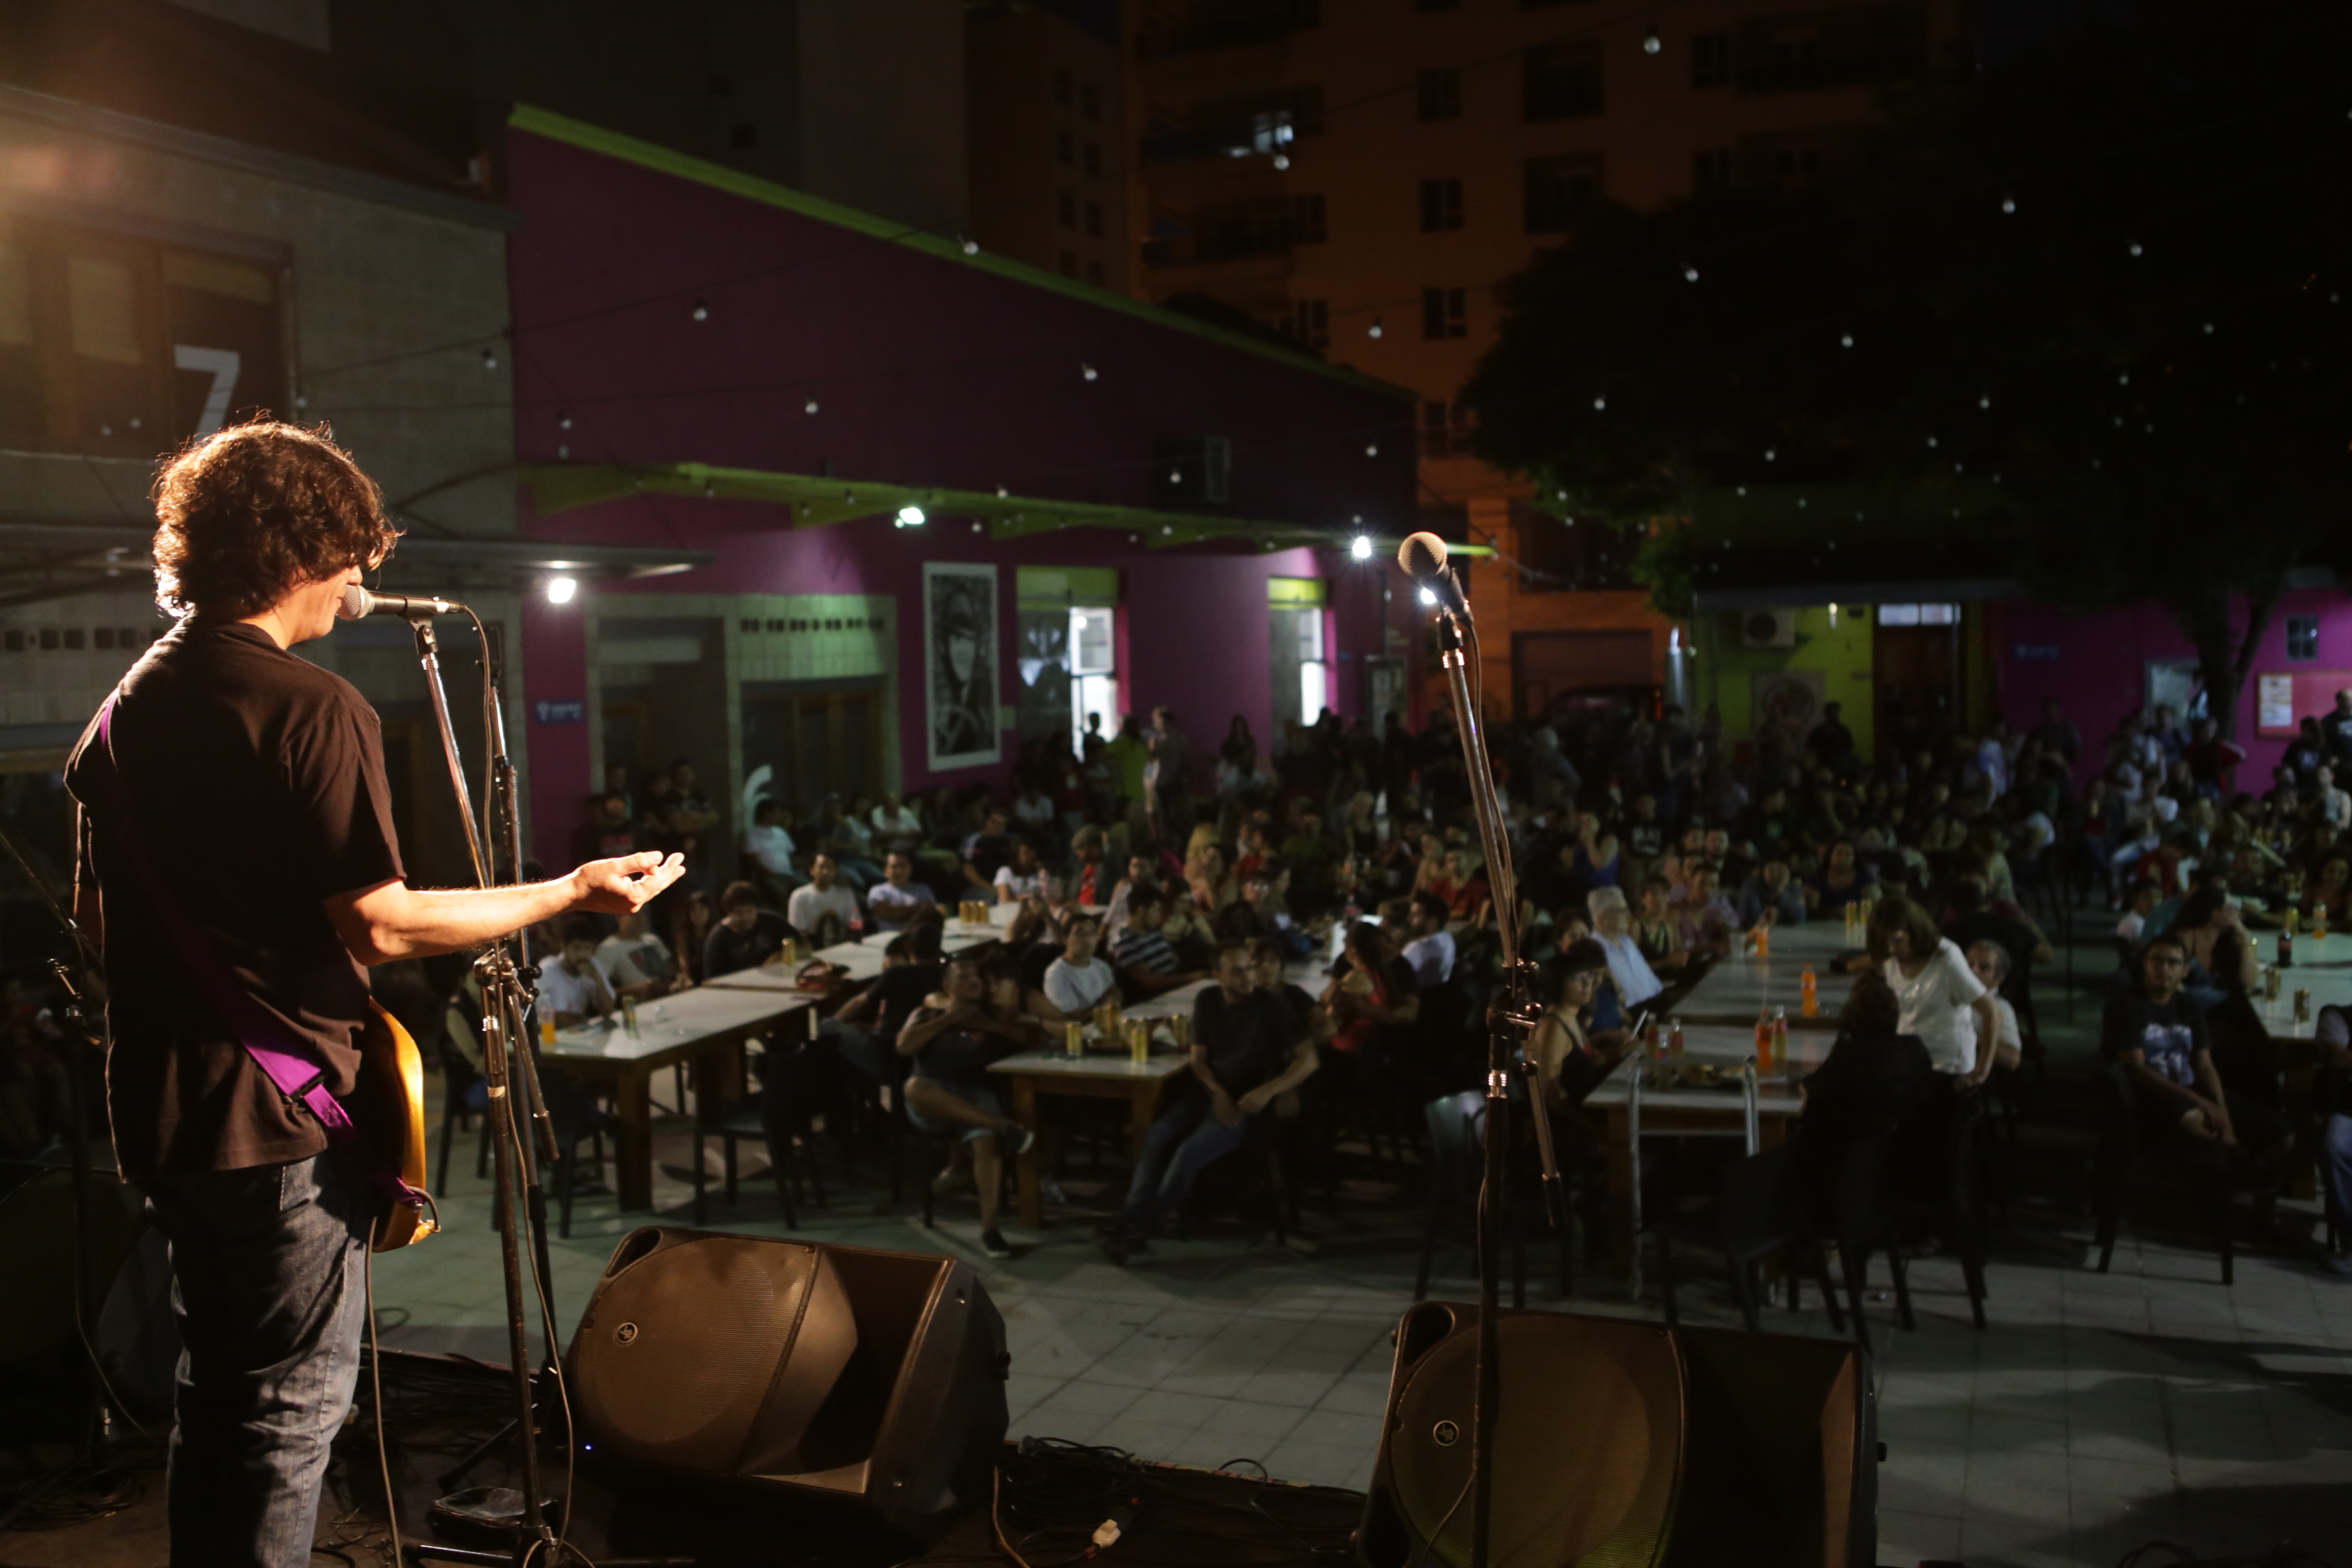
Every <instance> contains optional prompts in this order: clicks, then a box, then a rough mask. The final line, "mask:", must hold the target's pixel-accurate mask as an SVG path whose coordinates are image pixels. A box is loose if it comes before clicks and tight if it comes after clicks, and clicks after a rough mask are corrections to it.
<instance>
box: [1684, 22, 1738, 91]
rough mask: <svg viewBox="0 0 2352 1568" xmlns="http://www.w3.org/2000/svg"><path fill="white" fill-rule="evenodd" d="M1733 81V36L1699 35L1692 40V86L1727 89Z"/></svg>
mask: <svg viewBox="0 0 2352 1568" xmlns="http://www.w3.org/2000/svg"><path fill="white" fill-rule="evenodd" d="M1730 81H1731V35H1730V34H1729V33H1699V34H1696V35H1694V36H1693V37H1692V38H1691V85H1692V86H1693V87H1725V86H1727V85H1729V83H1730Z"/></svg>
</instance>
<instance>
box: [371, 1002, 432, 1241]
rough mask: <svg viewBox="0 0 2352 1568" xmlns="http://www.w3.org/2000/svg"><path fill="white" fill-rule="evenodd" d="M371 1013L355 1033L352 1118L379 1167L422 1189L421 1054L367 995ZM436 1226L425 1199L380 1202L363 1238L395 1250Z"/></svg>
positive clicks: (422, 1099) (423, 1181) (429, 1205)
mask: <svg viewBox="0 0 2352 1568" xmlns="http://www.w3.org/2000/svg"><path fill="white" fill-rule="evenodd" d="M368 1007H369V1010H370V1011H371V1012H372V1013H373V1017H371V1018H370V1019H369V1020H368V1026H367V1029H366V1032H365V1033H363V1034H362V1035H361V1037H360V1042H359V1046H360V1077H359V1088H358V1089H357V1090H356V1092H355V1093H354V1094H353V1096H352V1099H353V1100H354V1101H355V1102H356V1103H355V1104H354V1105H353V1106H352V1121H353V1122H355V1123H357V1125H358V1127H359V1130H360V1144H361V1147H362V1149H364V1150H365V1151H366V1152H367V1153H368V1154H369V1155H370V1156H371V1157H372V1158H373V1159H374V1160H375V1161H377V1162H378V1163H380V1164H381V1165H382V1166H383V1169H385V1170H387V1171H394V1172H397V1173H399V1175H400V1179H401V1180H402V1181H404V1182H406V1183H407V1184H409V1185H410V1186H412V1187H414V1188H415V1189H416V1190H417V1191H418V1192H423V1191H424V1190H425V1058H424V1056H423V1054H422V1053H420V1052H419V1051H418V1050H417V1048H416V1042H415V1040H414V1039H412V1038H410V1037H409V1033H408V1031H407V1030H406V1029H404V1028H403V1027H401V1024H400V1020H399V1019H397V1018H395V1017H394V1016H392V1015H391V1014H389V1013H387V1012H385V1011H384V1010H383V1005H381V1004H379V1003H378V1002H377V1001H376V1000H375V999H374V998H373V997H370V998H369V999H368ZM440 1228H441V1222H440V1218H439V1216H438V1215H436V1212H435V1210H434V1208H433V1205H432V1204H431V1203H430V1202H429V1201H428V1202H427V1203H426V1204H425V1206H424V1207H422V1208H410V1207H409V1206H408V1205H405V1204H397V1203H391V1202H386V1203H385V1205H384V1213H383V1215H381V1216H379V1217H378V1218H377V1220H376V1222H375V1228H374V1230H373V1233H371V1235H370V1236H369V1238H368V1250H370V1251H371V1252H397V1251H399V1250H400V1249H401V1248H402V1247H412V1246H414V1245H415V1244H416V1243H417V1242H420V1241H423V1240H424V1239H425V1237H428V1236H431V1235H432V1234H433V1233H434V1232H436V1231H437V1230H439V1229H440Z"/></svg>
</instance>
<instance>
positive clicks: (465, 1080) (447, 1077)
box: [433, 1041, 490, 1197]
mask: <svg viewBox="0 0 2352 1568" xmlns="http://www.w3.org/2000/svg"><path fill="white" fill-rule="evenodd" d="M481 1081H482V1075H481V1074H480V1073H478V1072H477V1071H475V1070H474V1064H473V1063H471V1062H469V1061H467V1059H466V1057H465V1053H464V1052H462V1051H459V1050H458V1049H457V1048H456V1047H453V1046H451V1045H449V1044H448V1043H447V1042H446V1041H444V1042H443V1043H442V1046H441V1135H440V1143H441V1146H440V1149H439V1150H438V1151H437V1152H436V1155H435V1157H434V1172H433V1190H434V1191H435V1192H436V1194H440V1195H441V1196H443V1197H446V1196H448V1195H449V1149H450V1145H451V1144H452V1143H453V1142H455V1141H456V1132H457V1129H458V1128H459V1127H460V1126H463V1125H466V1124H468V1123H470V1122H471V1121H473V1120H474V1118H475V1116H476V1115H477V1114H478V1115H480V1117H481V1119H482V1135H481V1138H480V1140H479V1141H478V1142H477V1143H476V1145H475V1148H474V1179H475V1180H476V1181H481V1180H483V1179H484V1178H485V1176H486V1175H487V1174H488V1170H489V1159H490V1118H489V1113H488V1111H487V1110H484V1111H481V1112H477V1111H476V1110H474V1109H473V1108H472V1107H471V1106H470V1105H468V1104H467V1099H468V1098H469V1097H470V1096H471V1095H472V1093H473V1091H474V1086H475V1085H476V1084H478V1083H479V1082H481Z"/></svg>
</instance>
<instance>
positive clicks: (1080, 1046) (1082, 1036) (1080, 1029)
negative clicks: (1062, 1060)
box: [1062, 1018, 1087, 1057]
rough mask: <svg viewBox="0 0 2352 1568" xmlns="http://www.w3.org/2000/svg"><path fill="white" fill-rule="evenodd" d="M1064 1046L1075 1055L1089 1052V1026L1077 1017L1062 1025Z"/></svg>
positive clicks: (1079, 1055)
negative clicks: (1080, 1021)
mask: <svg viewBox="0 0 2352 1568" xmlns="http://www.w3.org/2000/svg"><path fill="white" fill-rule="evenodd" d="M1062 1048H1063V1049H1064V1050H1066V1051H1067V1052H1069V1054H1070V1055H1072V1056H1074V1057H1081V1056H1084V1055H1086V1052H1087V1026H1085V1025H1084V1024H1081V1023H1079V1022H1078V1021H1077V1020H1076V1018H1073V1019H1071V1020H1070V1021H1069V1022H1068V1023H1066V1024H1065V1025H1063V1026H1062Z"/></svg>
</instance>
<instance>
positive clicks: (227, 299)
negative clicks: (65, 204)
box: [0, 218, 290, 459]
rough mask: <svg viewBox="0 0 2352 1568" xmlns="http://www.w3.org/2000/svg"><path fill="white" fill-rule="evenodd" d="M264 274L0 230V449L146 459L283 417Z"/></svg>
mask: <svg viewBox="0 0 2352 1568" xmlns="http://www.w3.org/2000/svg"><path fill="white" fill-rule="evenodd" d="M282 277H283V271H282V268H278V266H276V265H274V264H269V263H263V262H257V261H253V260H249V259H247V258H243V257H236V256H228V255H223V254H219V253H216V252H213V251H205V250H194V249H188V248H184V247H180V246H174V245H161V244H157V243H155V242H154V241H152V240H131V241H126V240H121V239H116V238H114V237H110V236H101V235H97V234H91V233H88V232H85V231H82V230H78V229H72V228H67V227H63V226H51V225H48V224H46V223H41V222H37V221H35V220H32V219H23V218H20V219H16V220H14V221H13V222H12V223H11V224H10V225H9V226H7V227H6V228H5V229H0V446H17V447H41V448H48V449H63V450H67V451H75V452H89V453H92V454H97V455H100V456H117V457H126V458H142V459H144V458H152V457H153V456H154V455H155V453H156V452H157V451H158V450H160V449H162V448H163V447H168V446H171V445H173V444H174V443H176V442H178V441H180V440H184V439H185V438H186V437H190V436H201V435H209V434H210V433H211V432H213V431H215V430H217V429H219V428H220V427H221V426H224V425H230V424H235V423H236V422H237V421H238V420H241V419H247V418H250V417H252V416H254V415H256V414H257V413H260V412H261V411H263V410H265V409H266V410H269V411H271V412H274V413H278V414H285V413H289V412H290V410H289V408H288V406H287V405H288V397H287V388H286V351H285V343H284V338H283V335H282V332H281V330H280V322H279V313H278V312H279V309H280V299H281V289H282V288H283V283H282Z"/></svg>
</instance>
